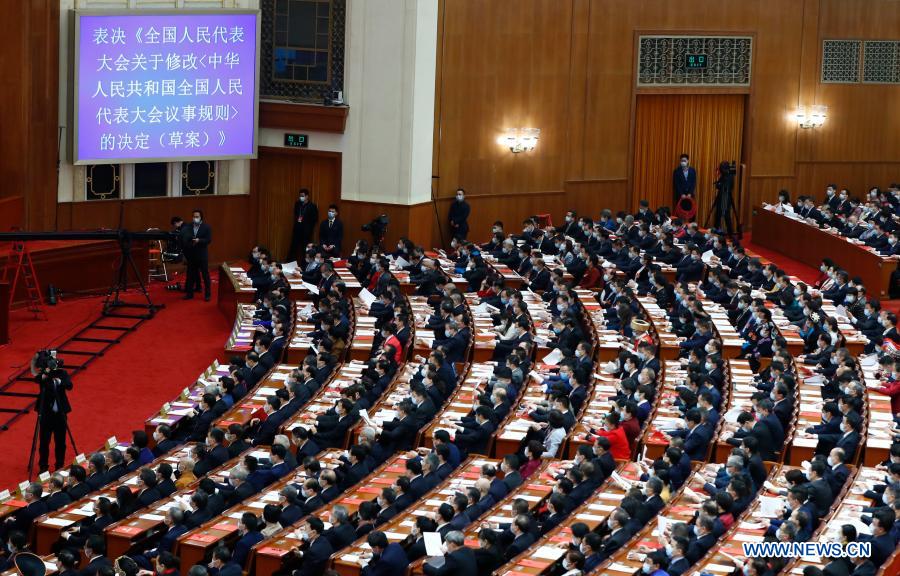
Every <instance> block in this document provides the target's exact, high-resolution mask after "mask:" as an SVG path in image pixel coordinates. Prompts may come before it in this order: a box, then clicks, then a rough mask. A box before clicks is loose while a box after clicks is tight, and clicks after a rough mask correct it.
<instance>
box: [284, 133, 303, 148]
mask: <svg viewBox="0 0 900 576" xmlns="http://www.w3.org/2000/svg"><path fill="white" fill-rule="evenodd" d="M284 145H285V146H286V147H287V148H309V136H307V135H306V134H285V135H284Z"/></svg>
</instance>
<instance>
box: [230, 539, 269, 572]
mask: <svg viewBox="0 0 900 576" xmlns="http://www.w3.org/2000/svg"><path fill="white" fill-rule="evenodd" d="M263 539H264V538H263V535H262V532H247V533H246V534H244V535H243V536H241V538H240V539H239V540H238V541H237V542H236V543H235V544H234V553H233V554H232V555H231V561H232V562H234V563H235V564H237V565H238V566H244V565H245V564H246V563H247V556H249V555H250V549H251V548H253V545H254V544H256V543H258V542H262V541H263Z"/></svg>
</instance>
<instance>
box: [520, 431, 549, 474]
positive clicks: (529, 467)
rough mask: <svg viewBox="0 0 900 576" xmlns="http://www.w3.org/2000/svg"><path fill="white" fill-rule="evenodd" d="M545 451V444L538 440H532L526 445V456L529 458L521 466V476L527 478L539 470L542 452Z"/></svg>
mask: <svg viewBox="0 0 900 576" xmlns="http://www.w3.org/2000/svg"><path fill="white" fill-rule="evenodd" d="M543 452H544V445H543V444H541V443H540V441H538V440H532V441H531V442H529V443H528V446H526V447H525V457H526V458H528V460H527V461H526V462H525V463H524V464H522V466H521V467H519V476H521V477H522V479H523V480H524V479H526V478H528V477H529V476H531V475H532V474H534V471H535V470H537V469H538V468H539V467H540V465H541V454H543Z"/></svg>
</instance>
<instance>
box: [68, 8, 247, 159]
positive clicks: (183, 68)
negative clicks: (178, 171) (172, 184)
mask: <svg viewBox="0 0 900 576" xmlns="http://www.w3.org/2000/svg"><path fill="white" fill-rule="evenodd" d="M75 21H76V24H75V89H74V115H75V126H74V128H75V129H74V134H73V150H74V158H73V161H74V163H75V164H94V163H109V162H127V163H131V162H160V161H174V160H190V159H204V160H216V159H229V158H253V157H255V156H256V124H257V122H256V118H257V100H258V98H257V91H258V61H259V59H258V53H259V14H258V12H246V11H244V12H240V11H233V12H222V11H218V12H185V11H179V12H142V13H102V14H100V13H90V12H76V14H75Z"/></svg>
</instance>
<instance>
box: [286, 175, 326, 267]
mask: <svg viewBox="0 0 900 576" xmlns="http://www.w3.org/2000/svg"><path fill="white" fill-rule="evenodd" d="M318 221H319V208H318V206H316V205H315V204H313V202H312V200H311V199H310V197H309V191H308V190H306V189H305V188H304V189H302V190H300V198H299V199H298V200H297V201H296V202H295V203H294V233H293V237H292V238H291V253H290V254H289V255H288V260H296V261H297V262H301V261H302V259H303V255H304V254H305V253H306V246H307V244H309V241H310V239H311V238H312V235H313V232H314V231H315V229H316V223H317V222H318Z"/></svg>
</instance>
